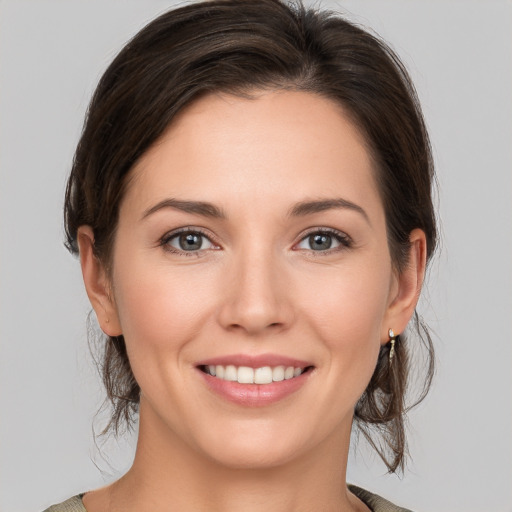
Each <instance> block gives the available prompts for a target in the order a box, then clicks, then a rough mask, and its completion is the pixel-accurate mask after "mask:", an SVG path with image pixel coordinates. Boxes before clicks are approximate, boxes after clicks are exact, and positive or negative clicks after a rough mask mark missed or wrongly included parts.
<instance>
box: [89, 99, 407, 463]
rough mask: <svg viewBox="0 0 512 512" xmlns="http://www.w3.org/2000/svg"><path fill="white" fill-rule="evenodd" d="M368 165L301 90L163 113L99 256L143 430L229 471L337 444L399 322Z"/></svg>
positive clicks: (340, 126)
mask: <svg viewBox="0 0 512 512" xmlns="http://www.w3.org/2000/svg"><path fill="white" fill-rule="evenodd" d="M374 172H375V169H374V168H373V164H372V160H371V158H370V155H369V152H368V150H367V148H366V147H365V141H364V139H363V138H362V136H361V134H360V133H359V131H358V130H357V129H356V128H355V126H354V125H353V124H352V123H351V122H350V120H349V118H348V117H347V116H346V115H345V114H344V112H343V110H342V109H341V108H340V107H339V106H337V105H336V104H334V103H333V102H331V101H329V100H327V99H324V98H321V97H319V96H315V95H312V94H309V93H303V92H266V93H259V94H257V95H255V97H254V98H253V99H241V98H238V97H233V96H229V95H210V96H207V97H204V98H202V99H200V100H198V101H197V102H195V103H193V104H192V105H191V106H189V107H188V108H187V109H186V110H185V111H184V112H183V113H182V114H181V115H180V116H179V117H178V118H177V119H176V121H175V122H174V123H173V124H172V126H171V127H170V128H169V129H168V130H167V132H166V133H165V135H164V136H163V137H162V138H161V140H160V141H159V142H158V143H157V144H155V145H154V146H153V147H152V148H151V149H150V150H149V151H148V152H147V153H146V154H145V155H144V156H143V157H142V159H141V160H140V161H139V162H138V163H137V165H136V167H135V168H134V169H133V171H132V176H131V178H132V179H131V181H130V183H129V186H128V188H127V192H126V195H125V197H124V199H123V201H122V204H121V208H120V216H119V225H118V230H117V233H116V239H115V244H114V252H113V273H112V277H111V292H112V296H113V300H112V303H111V306H112V308H113V309H112V310H111V311H112V313H109V314H111V316H112V318H110V324H109V326H110V327H106V329H110V330H111V331H112V330H113V329H114V330H115V329H118V332H117V334H119V333H122V334H123V335H124V338H125V341H126V346H127V350H128V355H129V359H130V362H131V366H132V369H133V373H134V375H135V378H136V380H137V382H138V383H139V385H140V388H141V391H142V396H141V425H142V426H143V427H144V428H142V427H141V432H143V431H151V432H152V433H153V434H152V435H155V432H160V433H161V434H162V435H163V437H165V438H166V439H167V440H168V442H170V443H178V444H179V445H180V446H181V447H186V448H187V449H191V450H193V452H194V453H195V454H198V455H200V456H204V457H207V458H209V459H210V460H212V459H213V460H216V461H217V462H220V463H221V464H225V465H228V466H232V467H235V466H236V467H247V466H251V467H253V466H273V465H276V464H280V463H283V462H285V461H289V460H291V459H292V458H294V457H298V456H301V455H304V454H307V453H313V452H314V451H315V450H316V449H318V448H319V447H320V446H324V447H328V446H330V447H333V446H334V445H335V444H336V443H338V442H339V440H340V439H346V438H347V436H348V435H349V432H350V429H351V422H352V416H353V409H354V405H355V404H356V402H357V400H358V398H359V397H360V395H361V394H362V393H363V391H364V389H365V388H366V386H367V384H368V382H369V380H370V377H371V375H372V373H373V370H374V368H375V365H376V360H377V356H378V353H379V348H380V346H381V345H382V344H383V343H386V342H387V341H388V335H387V332H388V329H389V328H390V327H392V328H394V329H395V332H400V331H401V330H402V329H403V328H404V327H405V324H406V323H407V321H408V319H409V318H408V315H410V311H408V312H407V313H404V311H402V310H403V309H404V308H403V307H402V306H403V305H401V303H400V300H401V299H400V297H401V296H402V295H403V293H402V292H401V284H400V279H401V278H400V277H398V276H396V274H395V273H394V271H393V268H392V264H391V260H390V254H389V250H388V244H387V237H386V224H385V216H384V209H383V205H382V202H381V199H380V197H379V193H378V190H377V187H376V182H375V178H374ZM108 307H109V306H108V305H107V308H106V311H110V310H109V309H108ZM102 314H103V313H101V314H100V315H99V316H101V315H102ZM103 325H106V324H103ZM299 373H300V375H299ZM212 374H216V375H212ZM294 375H295V376H294ZM232 379H235V380H232ZM239 381H240V382H239ZM254 381H256V382H255V383H254ZM141 435H142V434H141ZM333 443H334V444H333Z"/></svg>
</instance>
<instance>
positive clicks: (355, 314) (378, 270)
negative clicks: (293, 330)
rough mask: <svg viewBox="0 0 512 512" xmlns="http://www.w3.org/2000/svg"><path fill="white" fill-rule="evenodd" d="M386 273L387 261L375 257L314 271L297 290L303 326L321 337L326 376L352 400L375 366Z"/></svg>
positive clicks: (388, 275) (386, 291)
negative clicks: (368, 262) (336, 268)
mask: <svg viewBox="0 0 512 512" xmlns="http://www.w3.org/2000/svg"><path fill="white" fill-rule="evenodd" d="M385 261H386V260H385V259H384V262H385ZM369 268H371V269H372V270H369ZM390 279H391V271H390V267H387V266H386V265H385V264H382V263H379V262H375V264H374V265H373V267H371V266H365V267H351V268H348V267H347V268H344V269H342V270H339V271H338V272H333V273H332V274H330V275H325V276H324V278H321V277H320V276H316V279H315V280H313V281H311V282H309V283H307V286H305V287H304V288H303V289H302V291H300V292H299V293H300V294H301V296H302V304H303V308H302V315H301V316H302V317H303V318H305V319H306V322H307V323H306V326H307V327H306V328H307V329H309V330H311V331H314V335H315V337H316V338H317V339H320V340H321V342H322V345H323V347H324V351H325V358H326V359H327V360H328V361H329V363H328V364H329V365H330V378H332V379H337V380H338V381H339V386H334V388H335V389H338V390H339V389H340V386H342V387H343V389H344V392H347V393H349V394H350V395H351V401H353V402H354V403H355V401H357V399H358V398H359V396H360V395H361V394H362V392H363V391H364V389H365V388H366V386H367V384H368V382H369V380H370V378H371V376H372V374H373V371H374V369H375V365H376V362H377V357H378V354H379V350H380V346H381V333H382V331H383V323H384V321H385V315H386V310H387V305H388V300H389V287H390ZM384 327H386V326H384Z"/></svg>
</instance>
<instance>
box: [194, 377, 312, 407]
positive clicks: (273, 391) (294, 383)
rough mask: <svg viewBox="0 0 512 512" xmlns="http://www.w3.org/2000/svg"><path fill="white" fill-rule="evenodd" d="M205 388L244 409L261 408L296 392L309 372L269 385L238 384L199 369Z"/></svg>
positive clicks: (306, 378)
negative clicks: (244, 407)
mask: <svg viewBox="0 0 512 512" xmlns="http://www.w3.org/2000/svg"><path fill="white" fill-rule="evenodd" d="M197 371H198V372H199V373H200V374H201V375H202V376H203V379H204V380H205V382H206V384H207V386H208V387H209V388H210V389H211V390H212V391H214V392H215V393H216V394H217V395H220V396H221V397H222V398H224V399H226V400H228V401H229V402H233V403H235V404H238V405H243V406H246V407H261V406H265V405H270V404H273V403H275V402H279V401H280V400H282V399H283V398H286V397H287V396H289V395H291V394H292V393H295V392H296V391H298V390H299V389H300V388H301V387H302V386H303V385H304V384H305V383H306V381H307V380H308V378H309V376H310V373H311V370H308V371H306V372H304V373H303V374H301V375H299V376H298V377H293V378H292V379H286V380H282V381H279V382H272V383H269V384H240V383H239V382H233V381H229V380H223V379H219V378H217V377H213V376H211V375H209V374H207V373H205V372H203V371H202V370H200V369H199V368H198V369H197Z"/></svg>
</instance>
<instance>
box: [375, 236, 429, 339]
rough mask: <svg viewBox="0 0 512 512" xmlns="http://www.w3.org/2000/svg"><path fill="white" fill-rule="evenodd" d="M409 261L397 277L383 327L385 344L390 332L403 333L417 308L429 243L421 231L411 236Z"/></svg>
mask: <svg viewBox="0 0 512 512" xmlns="http://www.w3.org/2000/svg"><path fill="white" fill-rule="evenodd" d="M409 240H410V249H409V261H408V263H407V266H406V267H405V268H404V269H403V270H402V272H401V273H400V274H399V275H397V277H396V280H397V286H396V287H395V290H394V292H393V296H392V297H391V302H390V304H389V307H388V311H387V315H386V321H385V325H383V337H382V339H383V340H385V341H384V342H387V341H388V339H389V338H388V330H389V329H390V328H392V329H393V330H394V332H395V333H397V334H400V333H402V332H403V331H404V330H405V328H406V326H407V324H408V323H409V320H410V319H411V317H412V315H413V314H414V310H415V308H416V304H417V303H418V299H419V296H420V293H421V287H422V285H423V280H424V277H425V268H426V257H427V256H426V255H427V241H426V237H425V233H424V232H423V230H421V229H414V230H413V231H411V234H410V236H409Z"/></svg>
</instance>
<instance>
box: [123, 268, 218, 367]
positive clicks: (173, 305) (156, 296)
mask: <svg viewBox="0 0 512 512" xmlns="http://www.w3.org/2000/svg"><path fill="white" fill-rule="evenodd" d="M114 277H115V284H116V283H117V286H115V299H116V304H117V309H118V314H119V320H120V323H121V327H122V330H123V335H124V337H125V340H126V344H127V349H128V352H129V356H130V360H131V362H132V364H136V362H137V361H138V360H140V359H150V358H152V357H155V356H157V355H158V354H160V353H162V352H163V351H165V352H168V353H169V354H170V356H171V357H172V358H173V359H174V358H175V357H176V356H177V354H178V352H179V349H180V348H181V347H182V346H184V345H185V344H186V343H187V341H189V340H191V339H193V338H194V336H195V334H196V333H197V331H198V329H199V328H200V323H201V315H202V314H204V311H205V309H207V308H208V295H209V294H208V293H206V290H205V283H204V281H203V282H202V283H199V282H198V277H197V276H195V275H194V273H191V272H188V273H187V272H180V271H179V270H178V271H176V269H172V267H170V266H169V265H165V264H160V263H154V264H148V262H147V261H144V259H143V258H141V259H140V260H139V261H138V260H137V259H136V258H134V259H132V260H131V261H130V260H128V259H125V260H124V261H123V262H121V263H120V264H119V265H118V266H117V268H116V273H115V276H114Z"/></svg>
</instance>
